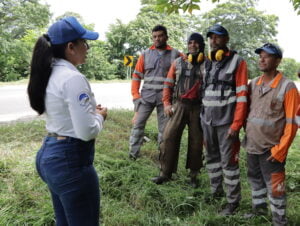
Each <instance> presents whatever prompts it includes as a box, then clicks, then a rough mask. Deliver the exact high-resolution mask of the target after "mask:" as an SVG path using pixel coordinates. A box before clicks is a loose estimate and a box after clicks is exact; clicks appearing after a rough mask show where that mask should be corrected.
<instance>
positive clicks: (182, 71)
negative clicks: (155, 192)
mask: <svg viewBox="0 0 300 226" xmlns="http://www.w3.org/2000/svg"><path fill="white" fill-rule="evenodd" d="M204 47H205V44H204V39H203V37H202V35H200V34H199V33H192V34H191V35H190V36H189V38H188V52H189V53H188V54H187V57H185V58H183V57H179V58H177V59H176V60H175V61H174V63H173V64H172V66H171V68H170V70H169V72H168V75H167V78H166V80H165V82H164V89H163V103H164V111H165V114H166V115H167V116H169V117H170V119H169V120H168V122H167V124H166V128H165V130H164V133H163V140H162V142H161V145H160V158H159V161H160V165H161V166H160V175H159V176H157V177H154V178H153V179H152V181H153V182H154V183H156V184H162V183H164V182H166V181H168V180H170V179H171V176H172V173H175V172H176V171H177V164H178V156H179V148H180V140H181V137H182V133H183V130H184V128H185V126H186V125H188V129H189V130H188V151H187V160H186V168H187V169H190V178H191V180H190V184H191V186H193V187H197V184H198V181H197V175H198V173H199V171H200V169H201V167H202V145H203V135H202V129H201V125H200V118H199V114H200V107H201V84H202V80H203V73H204V63H203V62H204Z"/></svg>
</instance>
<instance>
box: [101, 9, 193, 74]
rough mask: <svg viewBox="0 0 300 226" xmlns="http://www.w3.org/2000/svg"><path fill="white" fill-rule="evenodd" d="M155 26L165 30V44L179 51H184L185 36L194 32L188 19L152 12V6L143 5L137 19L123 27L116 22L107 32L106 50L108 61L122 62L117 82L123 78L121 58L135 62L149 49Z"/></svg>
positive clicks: (176, 15)
mask: <svg viewBox="0 0 300 226" xmlns="http://www.w3.org/2000/svg"><path fill="white" fill-rule="evenodd" d="M158 24H162V25H164V26H166V27H167V29H168V35H169V40H168V44H170V45H171V46H172V47H174V48H177V49H179V50H180V51H183V50H184V49H186V38H187V35H188V34H189V33H191V31H193V27H192V26H190V24H189V18H188V17H187V16H181V15H178V14H171V15H167V14H165V13H159V12H157V11H155V10H154V8H153V6H149V5H146V6H145V7H143V8H142V9H141V11H140V13H139V14H138V15H137V17H136V19H134V20H132V21H130V22H129V23H128V24H123V23H122V22H121V21H120V20H117V21H116V23H115V24H112V25H111V26H110V28H109V31H108V32H107V33H106V37H107V46H108V47H107V48H108V49H109V50H110V52H109V54H110V61H111V62H114V61H119V62H121V64H119V66H118V74H119V75H121V77H120V78H124V77H125V71H124V66H123V58H124V55H132V56H135V59H136V60H137V58H138V55H139V54H140V53H141V52H142V51H143V50H145V49H147V48H149V46H151V45H152V43H153V42H152V37H151V35H152V34H151V30H152V28H153V27H154V26H155V25H158ZM136 60H135V62H136Z"/></svg>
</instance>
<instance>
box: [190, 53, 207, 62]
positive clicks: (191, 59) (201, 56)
mask: <svg viewBox="0 0 300 226" xmlns="http://www.w3.org/2000/svg"><path fill="white" fill-rule="evenodd" d="M194 57H197V63H202V62H203V60H204V54H203V52H200V53H199V54H198V55H197V56H193V55H192V54H189V55H188V62H190V63H192V62H193V58H194Z"/></svg>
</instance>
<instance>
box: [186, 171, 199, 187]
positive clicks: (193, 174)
mask: <svg viewBox="0 0 300 226" xmlns="http://www.w3.org/2000/svg"><path fill="white" fill-rule="evenodd" d="M198 174H199V171H198V170H191V171H190V174H189V177H190V180H189V181H188V183H189V185H191V186H192V187H193V188H197V187H198V186H199V180H198V179H197V176H198Z"/></svg>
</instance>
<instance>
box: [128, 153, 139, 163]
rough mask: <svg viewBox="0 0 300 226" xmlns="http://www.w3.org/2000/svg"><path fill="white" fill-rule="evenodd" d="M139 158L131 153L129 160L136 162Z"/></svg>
mask: <svg viewBox="0 0 300 226" xmlns="http://www.w3.org/2000/svg"><path fill="white" fill-rule="evenodd" d="M137 158H138V155H135V154H133V153H129V159H131V160H133V161H135V160H136V159H137Z"/></svg>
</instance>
